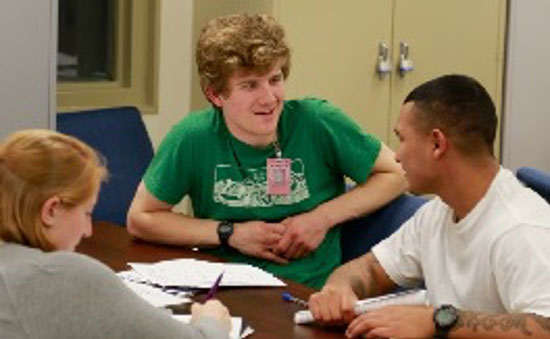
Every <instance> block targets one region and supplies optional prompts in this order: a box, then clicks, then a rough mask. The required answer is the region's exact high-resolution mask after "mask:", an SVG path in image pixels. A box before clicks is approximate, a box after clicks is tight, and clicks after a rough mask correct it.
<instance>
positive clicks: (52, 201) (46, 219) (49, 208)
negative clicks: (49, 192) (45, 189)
mask: <svg viewBox="0 0 550 339" xmlns="http://www.w3.org/2000/svg"><path fill="white" fill-rule="evenodd" d="M60 204H61V199H60V198H59V197H58V196H53V197H51V198H49V199H48V200H46V201H45V202H44V204H43V205H42V209H41V210H40V218H41V219H42V222H43V223H44V225H45V226H46V227H51V226H53V224H54V221H55V214H56V210H57V208H58V207H59V205H60Z"/></svg>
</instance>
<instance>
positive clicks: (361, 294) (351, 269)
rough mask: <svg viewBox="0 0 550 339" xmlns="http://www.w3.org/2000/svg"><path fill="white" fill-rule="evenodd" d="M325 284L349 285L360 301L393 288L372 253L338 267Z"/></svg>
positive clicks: (393, 285)
mask: <svg viewBox="0 0 550 339" xmlns="http://www.w3.org/2000/svg"><path fill="white" fill-rule="evenodd" d="M327 284H345V285H349V286H350V287H351V288H352V289H353V291H354V292H355V294H356V295H357V297H358V298H360V299H363V298H368V297H373V296H377V295H381V294H384V293H387V292H389V291H390V290H391V289H392V288H394V287H395V284H394V283H393V282H392V281H391V280H390V279H389V277H388V276H387V275H386V274H385V272H384V270H383V268H382V267H381V266H380V263H379V262H378V260H377V259H376V257H375V256H374V255H373V254H372V253H368V254H366V255H363V256H361V257H359V258H357V259H355V260H352V261H350V262H349V263H347V264H345V265H343V266H340V267H339V268H338V269H337V270H335V271H334V272H333V273H332V274H331V275H330V277H329V278H328V280H327Z"/></svg>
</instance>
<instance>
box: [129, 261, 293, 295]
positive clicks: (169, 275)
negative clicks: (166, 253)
mask: <svg viewBox="0 0 550 339" xmlns="http://www.w3.org/2000/svg"><path fill="white" fill-rule="evenodd" d="M129 265H130V266H131V267H132V269H133V271H134V272H135V273H137V275H138V276H140V277H141V278H142V279H143V280H144V281H146V282H148V283H149V284H153V285H158V286H163V287H171V286H178V287H189V288H210V287H211V286H212V284H213V283H214V281H216V278H217V277H218V276H219V275H220V273H222V272H224V275H223V279H222V281H221V284H220V286H276V287H280V286H285V283H284V282H283V281H282V280H280V279H278V278H276V277H275V276H274V275H273V274H271V273H268V272H266V271H264V270H262V269H260V268H257V267H254V266H251V265H247V264H232V263H217V262H208V261H202V260H196V259H176V260H168V261H160V262H157V263H154V264H143V263H129Z"/></svg>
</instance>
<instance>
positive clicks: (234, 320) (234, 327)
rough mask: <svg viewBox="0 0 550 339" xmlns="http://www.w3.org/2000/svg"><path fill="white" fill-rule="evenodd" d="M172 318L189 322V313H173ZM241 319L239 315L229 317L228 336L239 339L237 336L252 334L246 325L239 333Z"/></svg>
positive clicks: (243, 336) (251, 330)
mask: <svg viewBox="0 0 550 339" xmlns="http://www.w3.org/2000/svg"><path fill="white" fill-rule="evenodd" d="M172 317H174V319H176V320H179V321H181V322H184V323H186V324H189V323H190V322H191V315H187V314H185V315H183V314H174V315H172ZM242 323H243V319H242V318H240V317H231V332H229V338H231V339H239V338H245V337H247V336H248V335H250V334H252V333H253V332H254V330H253V329H252V328H250V327H247V328H246V329H245V330H244V331H243V333H242V334H241V327H242Z"/></svg>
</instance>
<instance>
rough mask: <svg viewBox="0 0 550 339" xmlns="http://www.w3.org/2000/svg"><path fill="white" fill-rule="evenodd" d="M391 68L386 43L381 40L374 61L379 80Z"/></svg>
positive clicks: (389, 71)
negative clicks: (376, 58)
mask: <svg viewBox="0 0 550 339" xmlns="http://www.w3.org/2000/svg"><path fill="white" fill-rule="evenodd" d="M391 69H392V67H391V62H390V56H389V48H388V44H387V43H385V42H381V43H379V44H378V60H377V62H376V72H377V73H378V77H380V80H382V79H384V77H385V76H386V74H389V73H391Z"/></svg>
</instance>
